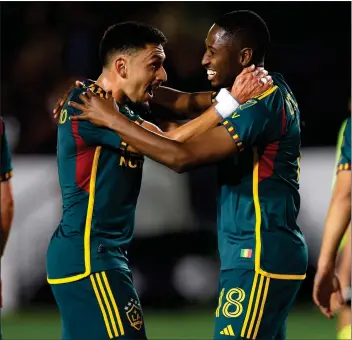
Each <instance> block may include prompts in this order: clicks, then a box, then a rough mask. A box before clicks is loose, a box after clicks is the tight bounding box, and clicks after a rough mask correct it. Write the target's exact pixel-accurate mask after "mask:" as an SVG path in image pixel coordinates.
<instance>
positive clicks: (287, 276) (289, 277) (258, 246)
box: [253, 148, 306, 280]
mask: <svg viewBox="0 0 352 340" xmlns="http://www.w3.org/2000/svg"><path fill="white" fill-rule="evenodd" d="M253 153H254V164H253V201H254V210H255V271H256V272H257V273H259V274H261V275H264V276H266V277H270V278H272V279H279V280H304V279H305V278H306V274H300V275H296V274H276V273H269V272H266V271H265V270H263V269H261V267H260V254H261V249H262V240H261V234H260V228H261V223H262V213H261V208H260V200H259V188H258V187H259V157H258V151H257V149H256V148H254V149H253Z"/></svg>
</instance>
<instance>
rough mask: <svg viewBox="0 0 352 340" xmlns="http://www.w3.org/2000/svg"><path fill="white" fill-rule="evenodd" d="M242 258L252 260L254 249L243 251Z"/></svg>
mask: <svg viewBox="0 0 352 340" xmlns="http://www.w3.org/2000/svg"><path fill="white" fill-rule="evenodd" d="M241 257H244V258H247V259H250V258H251V257H252V249H241Z"/></svg>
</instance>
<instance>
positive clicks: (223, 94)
mask: <svg viewBox="0 0 352 340" xmlns="http://www.w3.org/2000/svg"><path fill="white" fill-rule="evenodd" d="M215 99H216V101H217V102H218V103H217V104H216V105H215V110H216V112H217V113H218V114H219V115H220V116H221V117H222V118H223V119H225V118H227V117H229V116H231V115H232V114H233V113H234V112H235V111H236V109H237V108H238V107H239V106H240V104H239V103H238V102H237V100H236V99H235V98H234V97H233V96H232V95H231V93H230V92H229V91H228V90H226V89H221V90H220V92H219V93H218V95H217V96H216V97H215Z"/></svg>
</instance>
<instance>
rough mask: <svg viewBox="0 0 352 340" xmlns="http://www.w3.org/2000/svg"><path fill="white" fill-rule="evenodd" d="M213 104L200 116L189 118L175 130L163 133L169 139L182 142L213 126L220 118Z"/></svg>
mask: <svg viewBox="0 0 352 340" xmlns="http://www.w3.org/2000/svg"><path fill="white" fill-rule="evenodd" d="M214 106H215V105H212V106H211V107H210V108H209V109H208V110H206V111H205V112H204V113H203V114H202V115H201V116H199V117H197V118H195V119H193V120H191V121H190V122H188V123H186V124H184V125H182V126H180V127H178V128H177V129H175V130H172V131H170V132H166V133H165V135H166V136H167V137H169V138H170V139H173V140H176V141H178V142H180V143H183V142H186V141H188V140H190V139H192V138H194V137H196V136H199V135H200V134H202V133H203V132H205V131H207V130H209V129H211V128H213V127H215V126H216V125H217V124H218V123H220V121H221V118H220V116H219V115H218V114H217V113H216V111H215V108H214Z"/></svg>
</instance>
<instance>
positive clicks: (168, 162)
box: [108, 114, 186, 172]
mask: <svg viewBox="0 0 352 340" xmlns="http://www.w3.org/2000/svg"><path fill="white" fill-rule="evenodd" d="M108 128H110V129H111V130H114V131H115V132H116V133H117V134H118V135H120V136H121V138H122V139H123V140H124V141H126V143H127V144H130V145H132V146H133V148H134V149H136V150H137V151H138V153H141V154H143V155H145V156H147V157H149V158H151V159H153V160H154V161H156V162H159V163H161V164H164V165H165V166H167V167H169V168H170V169H172V170H174V171H176V172H180V166H181V165H182V162H180V159H182V158H185V153H186V151H185V150H184V148H182V144H181V143H179V142H177V141H174V140H171V139H169V138H168V137H167V136H161V135H158V134H157V133H154V132H152V131H149V130H147V129H143V128H141V127H139V126H137V125H136V124H135V123H133V122H132V121H130V120H129V119H127V118H126V117H124V116H123V115H121V114H119V115H116V116H115V117H113V118H112V119H111V121H110V122H109V125H108Z"/></svg>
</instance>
